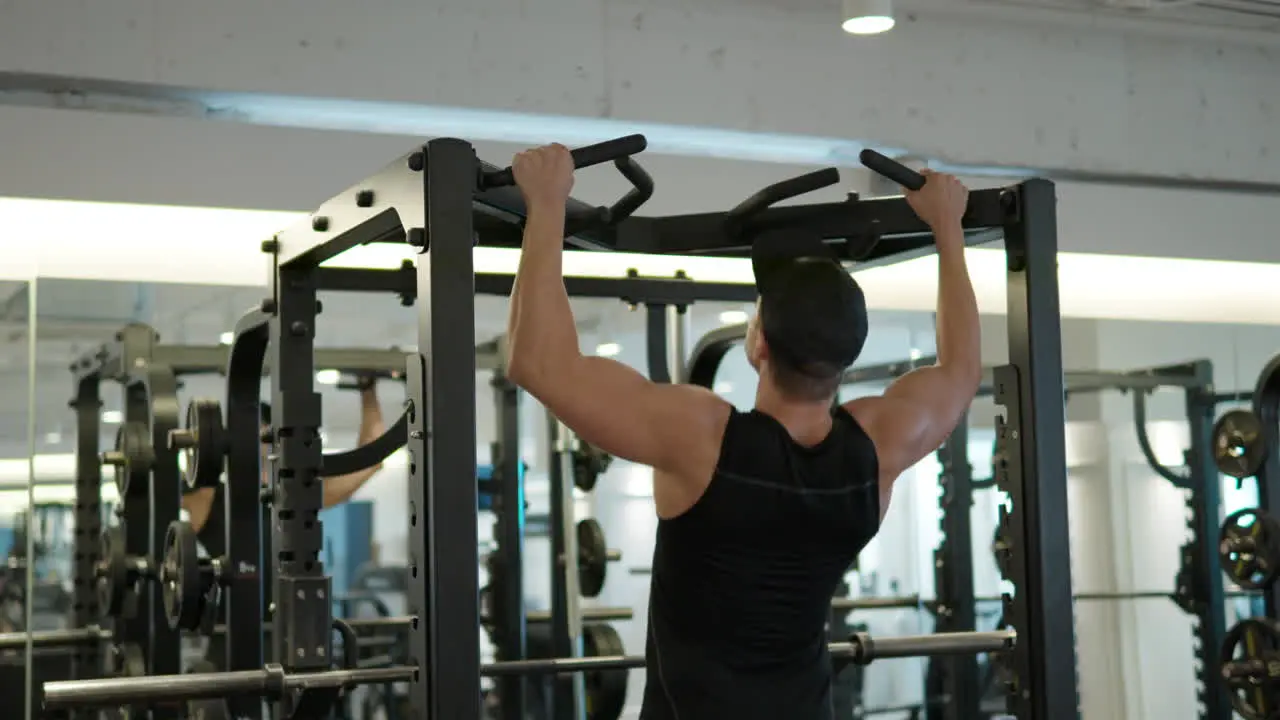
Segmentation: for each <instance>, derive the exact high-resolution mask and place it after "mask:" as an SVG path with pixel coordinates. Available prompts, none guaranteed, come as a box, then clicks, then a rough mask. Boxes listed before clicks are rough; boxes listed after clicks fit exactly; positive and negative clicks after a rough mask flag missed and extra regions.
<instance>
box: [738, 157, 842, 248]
mask: <svg viewBox="0 0 1280 720" xmlns="http://www.w3.org/2000/svg"><path fill="white" fill-rule="evenodd" d="M838 182H840V171H839V170H837V169H835V168H824V169H822V170H815V171H814V172H811V173H806V174H804V175H800V176H799V177H793V178H788V179H786V180H783V181H782V182H776V183H774V184H772V185H770V186H768V187H766V188H764V189H763V190H761V191H760V192H757V193H756V194H754V195H752V196H751V197H749V198H747V199H746V200H743V201H742V202H740V203H738V205H737V207H734V208H733V209H732V210H730V211H729V212H728V213H726V214H725V218H724V224H725V229H726V231H727V232H728V234H729V235H730V236H731V237H732V236H737V235H738V234H740V233H741V232H742V229H743V227H744V226H745V225H746V223H747V221H748V220H750V219H751V218H752V217H753V216H755V215H757V214H759V213H761V212H763V211H764V210H766V209H768V208H770V207H772V206H773V205H776V204H777V203H780V202H782V201H783V200H790V199H791V198H794V197H799V196H801V195H804V194H806V193H811V192H814V191H817V190H821V189H822V188H825V187H831V186H832V185H835V184H836V183H838Z"/></svg>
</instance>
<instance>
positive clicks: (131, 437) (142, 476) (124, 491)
mask: <svg viewBox="0 0 1280 720" xmlns="http://www.w3.org/2000/svg"><path fill="white" fill-rule="evenodd" d="M155 461H156V453H155V448H153V447H151V428H150V427H148V426H147V424H146V423H141V422H127V423H125V424H124V425H122V426H120V429H119V430H117V431H116V445H115V449H114V450H112V451H111V452H105V453H103V454H102V462H103V464H105V465H110V466H112V467H113V468H115V476H116V478H115V479H116V490H117V491H119V493H120V495H121V496H127V495H128V494H129V489H130V488H133V489H135V490H137V491H138V492H146V491H147V490H148V486H147V474H148V473H150V472H151V466H152V465H154V464H155ZM135 481H136V482H135Z"/></svg>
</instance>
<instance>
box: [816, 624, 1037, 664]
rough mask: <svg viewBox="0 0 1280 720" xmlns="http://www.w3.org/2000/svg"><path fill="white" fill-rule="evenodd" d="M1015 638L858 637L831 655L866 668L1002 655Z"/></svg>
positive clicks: (1000, 634) (1009, 634) (1007, 634)
mask: <svg viewBox="0 0 1280 720" xmlns="http://www.w3.org/2000/svg"><path fill="white" fill-rule="evenodd" d="M1017 638H1018V634H1017V633H1016V632H1015V631H1013V630H996V631H994V632H957V633H933V634H930V635H906V636H903V637H888V638H881V639H879V640H876V639H875V638H872V637H871V636H870V635H868V634H867V633H857V634H856V635H854V636H853V638H852V640H851V641H850V642H847V643H833V644H832V652H831V654H832V656H833V657H843V658H846V659H849V660H851V661H852V662H854V663H857V664H858V665H866V664H868V663H871V662H874V661H876V660H885V659H888V658H905V657H923V656H934V655H968V654H971V653H982V652H1002V651H1005V650H1011V649H1013V646H1014V645H1015V644H1016V643H1017ZM837 646H838V647H837Z"/></svg>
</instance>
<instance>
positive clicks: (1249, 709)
mask: <svg viewBox="0 0 1280 720" xmlns="http://www.w3.org/2000/svg"><path fill="white" fill-rule="evenodd" d="M1219 659H1220V660H1221V667H1222V681H1223V682H1224V683H1226V685H1227V690H1228V692H1229V693H1230V694H1231V705H1232V706H1233V707H1234V708H1235V709H1236V712H1238V713H1240V715H1241V716H1243V717H1244V718H1246V720H1280V623H1277V622H1276V621H1275V620H1273V619H1271V618H1249V619H1247V620H1242V621H1240V622H1239V623H1237V624H1236V626H1235V627H1233V628H1231V629H1230V630H1228V631H1227V637H1226V639H1225V641H1224V642H1223V643H1222V652H1221V657H1220V658H1219Z"/></svg>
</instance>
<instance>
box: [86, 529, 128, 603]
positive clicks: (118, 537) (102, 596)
mask: <svg viewBox="0 0 1280 720" xmlns="http://www.w3.org/2000/svg"><path fill="white" fill-rule="evenodd" d="M122 522H123V521H122ZM124 538H125V533H124V526H123V525H116V526H115V527H109V528H107V529H105V530H103V531H102V536H101V538H100V539H99V541H98V564H97V566H96V567H95V568H94V575H95V576H96V578H95V579H96V581H97V591H98V609H99V610H100V612H101V613H102V617H118V616H119V615H121V614H122V613H123V612H124V601H125V597H126V595H127V594H128V592H129V558H128V556H127V555H125V548H124V543H125V540H124Z"/></svg>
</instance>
